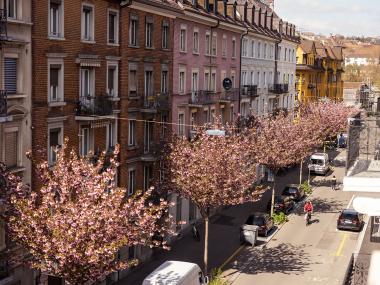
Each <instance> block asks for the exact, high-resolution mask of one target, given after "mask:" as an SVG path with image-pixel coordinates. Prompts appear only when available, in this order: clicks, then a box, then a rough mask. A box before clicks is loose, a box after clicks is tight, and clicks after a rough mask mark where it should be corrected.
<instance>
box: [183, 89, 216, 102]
mask: <svg viewBox="0 0 380 285" xmlns="http://www.w3.org/2000/svg"><path fill="white" fill-rule="evenodd" d="M217 99H218V98H217V94H216V93H215V92H214V91H208V90H203V91H193V92H192V93H191V97H190V99H189V104H194V105H204V104H212V103H213V102H215V101H216V100H217Z"/></svg>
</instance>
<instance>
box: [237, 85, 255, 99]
mask: <svg viewBox="0 0 380 285" xmlns="http://www.w3.org/2000/svg"><path fill="white" fill-rule="evenodd" d="M241 95H242V96H243V97H256V96H257V85H243V86H241Z"/></svg>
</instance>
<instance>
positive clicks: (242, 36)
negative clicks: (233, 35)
mask: <svg viewBox="0 0 380 285" xmlns="http://www.w3.org/2000/svg"><path fill="white" fill-rule="evenodd" d="M248 31H249V29H248V27H247V30H246V31H245V32H244V33H243V34H241V35H240V62H239V99H238V104H239V105H238V114H239V115H240V101H241V94H240V92H241V62H242V60H243V58H242V54H243V39H244V37H245V36H246V35H248Z"/></svg>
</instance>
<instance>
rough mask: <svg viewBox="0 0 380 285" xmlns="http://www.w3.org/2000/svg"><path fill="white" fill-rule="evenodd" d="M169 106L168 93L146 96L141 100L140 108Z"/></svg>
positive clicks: (153, 108) (155, 108)
mask: <svg viewBox="0 0 380 285" xmlns="http://www.w3.org/2000/svg"><path fill="white" fill-rule="evenodd" d="M169 107H170V106H169V93H160V94H157V95H152V96H146V97H143V98H142V100H141V108H143V109H151V110H168V109H169Z"/></svg>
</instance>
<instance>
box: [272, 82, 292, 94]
mask: <svg viewBox="0 0 380 285" xmlns="http://www.w3.org/2000/svg"><path fill="white" fill-rule="evenodd" d="M268 90H269V92H271V93H274V94H283V93H288V92H289V84H272V85H269V86H268Z"/></svg>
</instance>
